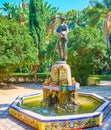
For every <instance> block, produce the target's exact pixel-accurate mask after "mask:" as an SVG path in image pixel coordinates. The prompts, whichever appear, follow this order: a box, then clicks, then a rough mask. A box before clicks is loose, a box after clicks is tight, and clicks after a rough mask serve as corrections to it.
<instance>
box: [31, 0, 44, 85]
mask: <svg viewBox="0 0 111 130" xmlns="http://www.w3.org/2000/svg"><path fill="white" fill-rule="evenodd" d="M45 23H46V16H45V9H44V6H43V2H42V0H30V4H29V29H30V32H31V36H32V38H33V40H34V44H35V46H36V57H37V59H38V61H39V63H38V64H36V65H34V66H33V70H34V82H35V83H36V81H37V77H36V72H37V69H38V67H39V66H40V65H41V63H42V62H43V59H44V56H45V50H46V43H45V38H46V26H45Z"/></svg>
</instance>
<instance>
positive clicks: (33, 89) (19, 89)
mask: <svg viewBox="0 0 111 130" xmlns="http://www.w3.org/2000/svg"><path fill="white" fill-rule="evenodd" d="M41 89H42V85H41V84H0V104H3V103H11V102H13V101H14V99H15V98H16V97H18V96H24V95H28V94H34V93H38V92H41V91H42V90H41Z"/></svg>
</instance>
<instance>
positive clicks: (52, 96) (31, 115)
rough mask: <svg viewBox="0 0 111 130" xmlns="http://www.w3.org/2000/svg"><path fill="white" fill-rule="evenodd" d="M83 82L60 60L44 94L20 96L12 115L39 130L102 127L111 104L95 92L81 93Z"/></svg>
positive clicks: (46, 84)
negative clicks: (80, 86) (75, 77)
mask: <svg viewBox="0 0 111 130" xmlns="http://www.w3.org/2000/svg"><path fill="white" fill-rule="evenodd" d="M78 89H79V83H77V82H76V81H75V80H74V78H71V70H70V66H69V65H68V64H66V62H65V61H58V62H56V63H55V64H54V65H53V66H52V70H51V78H50V80H49V79H46V80H45V81H44V83H43V93H37V94H32V95H27V96H23V97H17V98H16V99H15V101H14V102H13V103H12V104H11V105H10V109H9V110H10V115H12V116H13V117H15V118H16V119H18V120H20V121H22V122H24V123H26V124H27V125H30V126H31V127H33V128H34V129H37V130H67V129H68V130H74V129H82V128H90V127H95V126H99V125H101V124H102V122H103V120H104V119H105V117H106V115H107V114H108V112H109V111H110V109H111V106H110V101H109V100H107V99H105V98H103V97H101V96H99V95H97V94H92V93H80V92H79V93H78Z"/></svg>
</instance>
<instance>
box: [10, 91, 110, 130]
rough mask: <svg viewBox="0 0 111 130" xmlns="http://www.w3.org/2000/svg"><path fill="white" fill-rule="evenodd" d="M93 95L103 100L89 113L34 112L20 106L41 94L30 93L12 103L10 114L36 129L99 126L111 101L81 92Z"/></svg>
mask: <svg viewBox="0 0 111 130" xmlns="http://www.w3.org/2000/svg"><path fill="white" fill-rule="evenodd" d="M80 94H82V95H87V96H89V97H93V98H95V99H97V100H100V101H102V104H101V106H99V107H98V108H97V109H96V110H95V111H94V112H92V113H87V114H75V115H64V116H43V115H40V114H38V113H34V112H32V111H30V110H27V109H24V108H22V107H20V104H21V103H22V101H23V100H25V99H27V98H28V99H29V98H31V99H32V98H33V97H35V96H40V94H34V95H28V96H24V97H18V98H17V99H15V101H14V102H13V103H12V104H11V105H10V108H9V110H10V115H12V116H13V117H15V118H16V119H18V120H20V121H22V122H24V123H25V124H27V125H30V126H31V127H33V128H34V129H36V130H75V129H79V130H82V129H83V128H90V127H95V126H99V125H101V124H102V122H103V120H104V118H105V117H106V115H107V114H108V112H109V111H110V110H111V105H110V103H111V102H110V101H109V100H107V99H105V98H103V97H101V96H98V95H96V94H88V93H80Z"/></svg>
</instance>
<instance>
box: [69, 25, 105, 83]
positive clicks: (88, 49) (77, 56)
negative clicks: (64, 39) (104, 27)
mask: <svg viewBox="0 0 111 130" xmlns="http://www.w3.org/2000/svg"><path fill="white" fill-rule="evenodd" d="M105 58H106V51H105V40H104V36H103V37H101V35H100V32H99V31H98V30H96V29H94V28H90V27H85V28H76V29H74V30H72V31H71V32H70V33H69V51H68V63H69V64H70V66H71V69H72V75H73V76H74V77H75V78H76V80H77V81H79V82H80V83H81V84H82V85H86V83H87V78H88V77H89V75H91V74H93V73H94V72H95V71H96V70H97V69H98V68H103V66H105V65H106V64H105Z"/></svg>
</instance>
